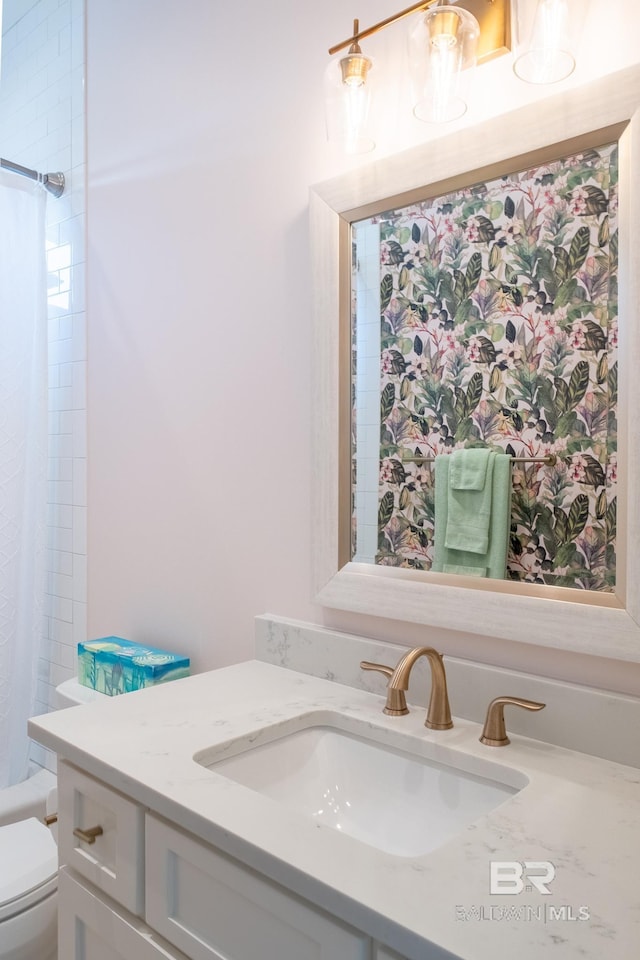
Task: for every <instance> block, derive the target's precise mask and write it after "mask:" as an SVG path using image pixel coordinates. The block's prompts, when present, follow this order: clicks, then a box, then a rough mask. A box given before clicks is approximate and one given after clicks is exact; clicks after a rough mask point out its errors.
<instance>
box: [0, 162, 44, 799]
mask: <svg viewBox="0 0 640 960" xmlns="http://www.w3.org/2000/svg"><path fill="white" fill-rule="evenodd" d="M44 218H45V194H44V190H43V189H42V187H40V186H39V185H38V184H34V183H33V182H32V181H29V180H22V179H21V178H20V177H18V176H16V175H15V174H9V173H6V172H4V171H2V170H0V788H2V787H5V786H9V785H11V784H13V783H17V782H19V781H20V780H22V779H24V777H25V776H26V775H27V765H28V754H29V740H28V738H27V719H28V718H29V717H30V716H32V715H33V712H34V705H35V693H36V680H37V665H38V654H39V651H40V637H41V635H42V628H43V621H44V614H45V608H44V600H45V556H46V503H47V496H46V494H47V490H46V482H47V477H46V465H47V313H46V306H47V301H46V273H45V246H44V244H45V238H44Z"/></svg>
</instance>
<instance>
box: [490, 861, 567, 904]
mask: <svg viewBox="0 0 640 960" xmlns="http://www.w3.org/2000/svg"><path fill="white" fill-rule="evenodd" d="M555 875H556V868H555V867H554V865H553V864H552V863H550V862H549V861H548V860H492V861H491V893H492V894H500V893H501V894H508V895H511V896H514V895H515V894H517V893H522V891H523V890H524V889H525V886H526V887H527V888H529V889H530V888H531V887H533V888H534V889H535V890H537V891H538V893H541V894H543V895H544V896H549V895H550V894H551V890H549V887H548V886H547V885H548V884H549V883H551V881H552V880H553V879H554V877H555Z"/></svg>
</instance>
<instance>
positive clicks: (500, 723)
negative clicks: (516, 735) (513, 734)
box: [480, 697, 546, 747]
mask: <svg viewBox="0 0 640 960" xmlns="http://www.w3.org/2000/svg"><path fill="white" fill-rule="evenodd" d="M507 706H513V707H523V709H525V710H542V708H543V707H545V706H546V704H544V703H538V702H537V701H536V700H523V699H522V698H521V697H496V698H495V700H492V701H491V703H490V704H489V706H488V708H487V717H486V720H485V721H484V730H483V731H482V736H481V737H480V743H486V744H487V746H489V747H506V745H507V744H508V743H511V741H510V740H509V737H508V736H507V728H506V727H505V723H504V708H505V707H507Z"/></svg>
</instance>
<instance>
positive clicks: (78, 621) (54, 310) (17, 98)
mask: <svg viewBox="0 0 640 960" xmlns="http://www.w3.org/2000/svg"><path fill="white" fill-rule="evenodd" d="M0 155H1V156H2V157H4V158H6V159H9V160H14V161H16V162H18V163H21V164H22V165H24V166H26V167H30V168H32V169H37V170H39V171H41V172H49V171H51V172H55V171H58V170H61V171H62V172H63V173H64V175H65V178H66V189H65V193H64V195H63V197H61V198H60V199H58V200H56V199H55V198H53V197H51V196H49V197H48V198H47V234H46V240H47V262H48V296H49V310H48V318H49V319H48V322H49V515H48V524H49V527H48V536H49V544H48V546H49V551H48V558H49V566H48V603H47V615H46V617H45V621H44V624H43V637H42V656H41V660H40V667H39V681H38V694H37V696H38V702H37V704H36V710H37V712H40V713H43V712H45V711H47V710H48V709H49V707H50V706H52V704H53V699H52V697H53V690H54V688H55V686H56V685H57V684H58V683H60V682H61V681H62V680H65V679H67V678H68V677H70V676H72V674H73V673H74V661H75V644H76V642H77V641H78V640H81V639H85V633H86V619H87V618H86V575H87V569H86V568H87V555H86V554H87V548H86V542H87V538H86V512H87V510H86V507H87V499H86V497H87V491H86V455H87V449H86V360H87V353H86V323H85V283H84V279H85V278H84V272H85V163H84V3H83V0H4V11H3V36H2V77H1V84H0ZM34 759H35V760H36V761H40V762H45V755H44V752H43V751H42V750H41V748H39V747H37V745H34Z"/></svg>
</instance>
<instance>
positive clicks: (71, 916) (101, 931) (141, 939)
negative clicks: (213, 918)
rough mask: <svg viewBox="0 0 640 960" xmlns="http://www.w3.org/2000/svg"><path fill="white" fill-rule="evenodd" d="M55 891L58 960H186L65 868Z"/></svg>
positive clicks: (136, 920)
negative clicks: (119, 911)
mask: <svg viewBox="0 0 640 960" xmlns="http://www.w3.org/2000/svg"><path fill="white" fill-rule="evenodd" d="M58 890H59V901H58V902H59V919H58V955H59V957H60V960H187V958H186V957H185V956H184V955H183V954H181V953H179V952H178V951H177V950H173V948H169V947H168V945H167V944H163V942H162V941H161V939H160V938H159V937H156V936H155V934H154V933H152V931H151V930H149V929H148V928H147V927H145V926H144V924H142V922H141V921H140V920H138V919H136V918H134V917H132V916H126V915H125V914H124V913H123V914H120V913H118V912H116V911H115V910H113V909H112V908H111V907H110V906H108V905H107V904H106V903H105V902H104V901H103V900H101V899H100V898H99V897H98V896H96V895H95V894H94V893H92V892H91V891H90V890H88V889H87V887H85V886H83V884H81V883H78V881H77V880H76V879H75V878H74V877H72V876H71V874H69V873H68V871H67V869H66V868H63V869H62V870H61V871H60V876H59V887H58Z"/></svg>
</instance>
